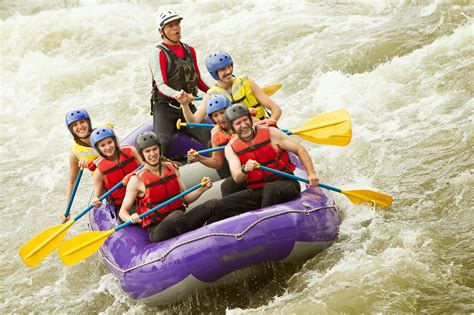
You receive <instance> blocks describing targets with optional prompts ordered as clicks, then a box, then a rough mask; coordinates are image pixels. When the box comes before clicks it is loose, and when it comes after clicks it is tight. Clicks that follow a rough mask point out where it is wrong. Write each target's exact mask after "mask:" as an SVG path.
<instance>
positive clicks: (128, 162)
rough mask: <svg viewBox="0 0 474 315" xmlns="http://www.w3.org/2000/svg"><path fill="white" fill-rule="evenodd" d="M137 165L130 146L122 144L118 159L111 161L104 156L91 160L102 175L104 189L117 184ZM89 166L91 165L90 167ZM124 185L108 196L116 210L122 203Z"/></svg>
mask: <svg viewBox="0 0 474 315" xmlns="http://www.w3.org/2000/svg"><path fill="white" fill-rule="evenodd" d="M138 166H139V164H138V161H137V160H136V159H135V156H133V151H132V147H130V146H123V147H121V148H120V151H119V161H118V162H117V161H111V160H109V159H106V158H104V157H102V156H101V157H98V158H96V159H95V160H93V167H92V168H94V169H95V168H98V169H99V170H100V171H101V172H102V174H103V175H104V186H105V189H106V190H110V189H111V188H112V187H114V186H115V185H117V183H118V182H120V181H121V180H122V179H123V178H124V177H125V176H126V175H127V174H130V173H132V172H133V171H134V170H136V169H137V167H138ZM90 168H91V167H90ZM125 190H126V188H125V187H124V186H122V187H120V188H117V189H116V190H115V191H113V192H112V193H111V194H110V195H109V198H110V200H111V201H112V203H113V204H114V205H115V208H116V209H117V210H118V209H120V206H121V205H122V202H123V198H124V197H125Z"/></svg>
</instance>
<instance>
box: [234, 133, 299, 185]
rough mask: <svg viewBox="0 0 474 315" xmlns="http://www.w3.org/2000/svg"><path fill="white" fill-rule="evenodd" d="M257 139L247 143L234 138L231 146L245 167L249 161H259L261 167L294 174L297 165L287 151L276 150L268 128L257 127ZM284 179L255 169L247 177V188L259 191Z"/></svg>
mask: <svg viewBox="0 0 474 315" xmlns="http://www.w3.org/2000/svg"><path fill="white" fill-rule="evenodd" d="M255 130H256V133H255V138H254V139H253V140H252V141H251V142H250V143H245V142H244V141H242V140H241V139H240V138H239V137H234V138H233V139H232V140H231V141H230V145H231V147H232V149H233V150H234V152H235V154H236V155H237V156H238V157H239V160H240V163H241V164H242V165H244V164H245V163H247V161H248V160H250V159H252V160H255V161H257V162H258V163H259V164H260V165H263V166H267V167H270V168H273V169H276V170H279V171H282V172H286V173H288V172H293V171H294V170H295V165H294V164H293V163H291V161H290V156H289V155H288V152H287V151H285V150H279V149H276V148H275V147H274V146H273V145H272V143H271V140H270V130H269V128H268V126H257V127H255ZM280 179H282V177H281V176H280V175H276V174H273V173H270V172H266V171H263V170H261V169H255V170H253V171H251V172H250V173H249V174H248V175H247V186H248V187H249V188H252V189H258V188H262V187H263V186H265V184H266V183H268V182H273V181H276V180H280Z"/></svg>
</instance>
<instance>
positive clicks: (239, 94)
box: [178, 51, 281, 126]
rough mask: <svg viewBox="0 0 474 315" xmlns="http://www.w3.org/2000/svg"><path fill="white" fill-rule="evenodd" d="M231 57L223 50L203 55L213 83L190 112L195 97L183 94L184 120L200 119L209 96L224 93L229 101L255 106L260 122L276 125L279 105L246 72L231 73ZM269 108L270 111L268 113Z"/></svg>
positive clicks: (249, 106) (180, 99) (279, 114)
mask: <svg viewBox="0 0 474 315" xmlns="http://www.w3.org/2000/svg"><path fill="white" fill-rule="evenodd" d="M233 65H234V64H233V60H232V57H231V56H230V55H229V54H228V53H226V52H223V51H220V52H216V53H212V54H210V55H209V56H207V58H206V67H207V70H208V71H209V73H210V74H211V76H212V77H213V78H214V79H216V80H217V82H216V85H214V86H213V87H211V88H210V89H209V90H208V91H207V94H206V95H205V96H204V98H203V100H202V104H204V105H201V106H199V108H198V110H197V111H196V112H195V113H194V114H193V113H192V112H191V109H190V108H189V106H188V105H189V104H190V103H191V102H192V101H193V100H194V96H193V95H191V94H187V93H183V94H182V95H181V97H180V98H178V101H179V102H180V103H181V105H183V106H182V109H183V115H184V118H185V119H186V121H187V122H200V121H202V119H203V118H204V116H205V115H206V106H205V104H206V103H207V101H208V99H209V98H210V97H212V96H215V95H218V94H223V95H225V96H227V97H228V98H229V100H230V102H231V103H232V104H235V103H240V104H243V105H245V106H246V107H248V108H249V109H251V108H254V109H255V110H256V111H257V112H256V118H258V119H259V120H260V122H259V124H267V125H270V126H276V122H277V121H278V119H280V116H281V108H280V106H278V105H277V104H276V103H275V102H274V101H273V100H272V99H271V98H270V97H268V95H266V94H265V93H264V92H263V90H262V89H261V88H260V86H258V84H257V83H255V81H253V80H252V79H251V78H249V77H248V76H247V75H245V74H244V75H241V76H238V77H234V76H233V69H234V68H233ZM268 111H270V114H269V113H268Z"/></svg>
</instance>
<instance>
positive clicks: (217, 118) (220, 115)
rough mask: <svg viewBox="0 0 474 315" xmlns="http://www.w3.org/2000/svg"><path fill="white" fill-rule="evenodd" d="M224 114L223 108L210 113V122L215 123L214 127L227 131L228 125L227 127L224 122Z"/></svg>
mask: <svg viewBox="0 0 474 315" xmlns="http://www.w3.org/2000/svg"><path fill="white" fill-rule="evenodd" d="M224 113H225V108H224V109H221V110H218V111H217V112H214V113H212V114H211V117H212V120H214V122H215V123H216V125H218V126H219V127H221V128H222V129H224V130H228V129H229V125H227V121H226V120H225V116H224Z"/></svg>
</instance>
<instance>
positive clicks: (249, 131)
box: [232, 115, 253, 141]
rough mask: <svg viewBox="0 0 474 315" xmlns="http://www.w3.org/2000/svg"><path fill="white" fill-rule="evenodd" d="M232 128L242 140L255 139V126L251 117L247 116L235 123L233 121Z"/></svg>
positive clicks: (236, 120)
mask: <svg viewBox="0 0 474 315" xmlns="http://www.w3.org/2000/svg"><path fill="white" fill-rule="evenodd" d="M232 127H233V128H234V131H235V133H236V134H237V135H238V136H239V138H241V139H242V140H244V141H248V140H251V139H252V138H253V125H252V120H251V119H250V117H249V116H247V115H245V116H242V117H239V118H236V119H234V121H232Z"/></svg>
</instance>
